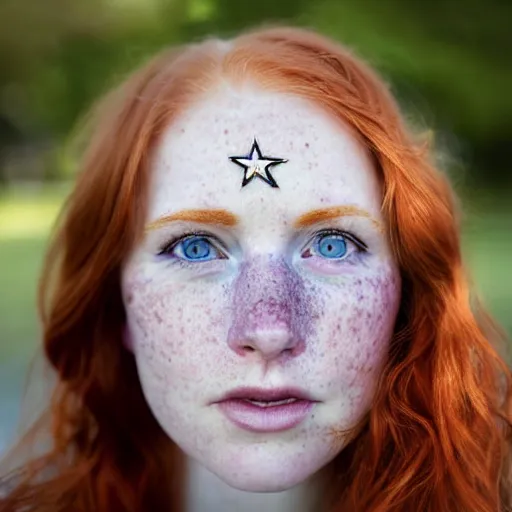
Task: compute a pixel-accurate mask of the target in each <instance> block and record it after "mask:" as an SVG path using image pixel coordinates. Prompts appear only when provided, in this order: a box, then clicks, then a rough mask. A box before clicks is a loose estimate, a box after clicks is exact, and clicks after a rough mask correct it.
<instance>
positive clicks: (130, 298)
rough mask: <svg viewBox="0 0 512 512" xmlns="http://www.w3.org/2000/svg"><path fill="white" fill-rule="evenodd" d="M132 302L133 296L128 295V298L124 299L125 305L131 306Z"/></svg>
mask: <svg viewBox="0 0 512 512" xmlns="http://www.w3.org/2000/svg"><path fill="white" fill-rule="evenodd" d="M132 302H133V294H132V293H129V294H128V296H127V297H126V303H127V304H131V303H132Z"/></svg>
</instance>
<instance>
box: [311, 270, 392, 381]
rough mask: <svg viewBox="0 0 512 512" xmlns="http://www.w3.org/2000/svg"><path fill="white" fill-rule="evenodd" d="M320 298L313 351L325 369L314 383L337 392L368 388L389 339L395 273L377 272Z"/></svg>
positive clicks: (348, 281)
mask: <svg viewBox="0 0 512 512" xmlns="http://www.w3.org/2000/svg"><path fill="white" fill-rule="evenodd" d="M322 295H323V297H322V302H323V304H324V307H323V314H322V317H321V318H320V319H319V320H318V322H317V329H316V336H317V340H316V345H317V346H318V348H319V353H320V355H323V357H322V359H323V360H325V361H326V364H325V366H324V367H322V368H321V369H319V377H321V378H322V379H323V380H324V381H325V383H326V386H327V388H333V389H336V390H339V389H340V386H342V387H343V388H344V389H346V388H348V387H350V388H352V389H356V388H361V389H363V388H365V387H368V386H369V385H370V384H371V383H373V382H374V381H375V379H376V376H377V375H378V373H379V371H380V370H381V368H382V364H383V362H384V359H385V357H386V354H387V349H388V346H389V342H390V339H391V336H392V334H393V328H394V323H395V319H396V315H397V312H398V307H399V303H400V279H399V276H398V273H397V272H396V271H394V270H392V269H381V270H380V271H379V272H375V273H374V274H372V275H369V276H366V277H360V278H359V277H358V278H350V279H347V280H346V281H345V282H344V283H343V284H340V285H339V286H336V288H330V289H328V290H325V289H324V290H323V294H322ZM326 355H328V357H325V356H326Z"/></svg>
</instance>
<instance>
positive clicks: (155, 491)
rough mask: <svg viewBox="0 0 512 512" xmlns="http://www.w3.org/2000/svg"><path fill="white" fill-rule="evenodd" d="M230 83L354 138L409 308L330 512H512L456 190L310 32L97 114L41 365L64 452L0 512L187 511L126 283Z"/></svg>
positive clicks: (204, 46) (368, 82)
mask: <svg viewBox="0 0 512 512" xmlns="http://www.w3.org/2000/svg"><path fill="white" fill-rule="evenodd" d="M223 81H224V82H225V81H228V82H229V83H231V84H232V85H234V86H236V85H240V84H242V83H243V82H248V83H255V84H257V85H259V86H260V87H262V88H264V89H267V90H272V91H277V92H283V93H287V94H292V95H297V96H300V97H302V98H305V99H307V100H309V101H310V102H313V103H314V104H316V105H317V106H319V107H320V108H323V109H325V110H327V111H328V112H329V113H330V115H331V116H333V117H334V118H337V119H339V120H340V121H341V120H343V121H344V122H345V123H348V124H349V125H351V126H352V127H353V128H354V129H355V130H356V131H357V132H358V134H359V135H360V136H361V137H362V139H363V141H364V143H365V144H366V146H367V148H368V150H369V152H371V153H372V154H373V155H374V158H375V161H376V171H377V172H378V173H379V175H380V177H381V180H382V183H383V190H384V197H383V203H382V209H383V212H384V215H385V219H386V220H387V230H388V235H389V239H390V241H391V244H392V247H393V250H394V254H395V257H396V260H397V261H398V263H399V266H400V270H401V275H402V282H403V291H402V297H403V298H402V304H401V308H400V312H399V314H398V318H397V324H396V329H395V334H394V337H393V339H392V340H391V346H390V351H389V357H388V361H387V365H386V367H385V369H384V371H383V373H382V375H381V380H380V385H379V387H378V390H377V393H376V395H375V398H374V402H373V406H372V409H371V411H370V412H369V413H368V415H367V417H365V418H364V420H363V421H362V422H361V424H360V426H359V427H358V429H357V434H356V435H354V438H353V439H352V441H351V442H350V444H349V445H348V446H347V447H346V448H345V449H344V450H342V452H341V453H340V455H339V456H338V457H337V458H336V459H335V461H334V463H333V470H334V477H335V478H334V479H333V480H332V481H330V482H329V485H330V491H331V492H330V493H329V496H331V503H330V505H329V510H333V511H335V512H337V511H341V510H346V509H345V508H344V507H345V506H347V505H348V507H349V508H351V509H353V510H355V511H357V512H384V511H397V512H398V511H401V512H406V511H407V512H409V511H412V510H420V511H446V510H472V511H478V512H497V511H503V510H505V507H506V506H508V505H509V504H510V497H509V492H508V489H507V484H508V478H509V467H510V433H511V417H512V411H511V393H510V390H511V382H512V381H511V374H510V371H509V369H508V367H507V365H506V363H505V362H504V361H503V359H502V358H501V357H500V355H499V354H498V352H497V349H496V348H495V347H493V343H494V341H495V339H494V338H495V334H494V331H493V330H491V329H489V328H488V327H485V328H484V324H485V325H490V323H489V322H487V321H486V319H485V318H486V317H485V316H484V314H483V313H478V312H477V309H476V306H474V307H473V308H472V307H471V304H470V294H469V289H468V282H467V278H466V276H465V272H464V268H463V265H462V262H461V253H460V240H459V225H458V221H457V216H456V208H455V206H454V200H453V197H452V192H451V188H450V186H449V184H448V183H447V181H446V179H445V177H444V176H443V175H442V174H441V173H440V172H439V171H438V170H436V169H435V167H434V166H433V164H432V163H431V161H430V159H429V156H428V152H427V151H426V149H425V147H424V145H423V144H421V143H419V142H418V141H416V140H415V139H413V138H412V136H411V135H409V134H408V132H407V130H406V128H405V127H404V126H403V123H402V120H401V117H400V115H399V111H398V108H397V106H396V104H395V101H394V100H393V98H392V96H391V94H390V93H389V92H388V90H387V88H386V86H385V85H384V84H383V82H382V80H381V79H380V78H379V77H378V76H377V75H376V74H374V72H373V71H372V70H370V69H369V68H368V67H367V66H366V65H365V64H364V63H363V62H361V61H360V60H359V59H357V58H355V57H354V56H353V55H351V53H350V52H348V51H347V50H345V49H344V48H342V47H340V46H338V45H337V44H335V43H333V42H332V41H330V40H328V39H325V38H323V37H321V36H319V35H316V34H314V33H311V32H308V31H304V30H298V29H266V30H259V31H255V32H251V33H247V34H244V35H242V36H240V37H238V38H236V39H234V40H233V41H231V42H229V43H227V44H226V43H220V42H219V41H215V40H211V41H206V42H204V43H201V44H197V45H191V46H187V47H184V48H182V49H178V50H172V51H164V52H163V53H161V54H160V55H158V56H157V57H156V58H154V59H153V60H152V61H150V62H149V63H148V64H147V65H146V66H145V67H143V68H142V69H141V70H139V71H138V72H137V73H135V74H134V75H133V76H131V77H130V78H129V79H128V80H127V81H126V82H125V83H124V84H123V85H122V86H121V87H120V88H118V89H117V90H115V91H114V92H113V93H111V95H110V96H109V97H107V99H106V100H105V101H104V102H102V103H101V104H100V105H99V107H98V108H97V109H96V120H95V122H94V125H93V126H94V133H92V136H91V139H90V142H89V144H88V147H87V150H86V152H85V155H84V158H83V161H82V167H81V172H80V174H79V176H78V179H77V182H76V186H75V188H74V190H73V192H72V194H71V195H70V197H69V199H68V201H67V203H66V205H65V208H64V210H63V214H62V216H61V219H60V225H59V227H58V229H57V231H56V233H55V235H54V239H53V243H52V245H51V248H50V250H49V253H48V256H47V260H46V266H45V269H44V274H43V279H42V282H41V287H40V290H41V293H40V311H41V317H42V322H43V327H44V349H45V354H46V357H47V359H48V360H49V362H50V363H51V365H52V366H53V368H54V369H55V370H56V372H57V375H58V385H57V387H56V389H55V392H54V395H53V400H52V405H51V410H50V417H51V420H52V445H51V447H49V449H48V452H47V453H46V454H44V455H43V456H41V457H38V458H35V459H33V460H31V461H29V462H28V463H26V464H25V465H23V466H22V467H21V468H19V470H18V471H16V472H14V473H10V474H8V475H7V476H6V477H4V479H3V484H4V485H5V486H6V487H9V489H10V490H9V493H8V495H7V496H6V497H4V498H0V508H1V510H2V511H3V512H14V511H21V510H34V511H37V512H50V511H51V512H59V511H65V510H73V511H95V512H96V511H97V512H142V511H147V510H166V509H168V510H181V509H182V506H183V502H182V496H181V490H182V489H183V487H184V485H183V481H182V477H181V475H182V474H183V461H182V456H181V454H180V450H179V449H178V448H177V447H176V446H175V445H174V444H173V442H172V441H171V440H170V439H168V437H167V436H166V435H165V434H164V433H163V431H162V429H161V428H160V427H159V425H158V424H157V422H156V420H155V419H154V418H153V416H152V414H151V412H150V410H149V408H148V406H147V404H146V402H145V400H144V397H143V395H142V391H141V387H140V384H139V381H138V377H137V373H136V369H135V364H134V359H133V356H132V355H131V354H130V353H129V352H128V351H127V350H126V349H125V348H124V347H123V343H122V338H123V328H124V325H125V313H124V308H123V303H122V299H121V293H120V272H121V266H122V263H123V259H124V258H125V257H126V255H127V254H128V252H129V251H130V249H131V248H132V247H133V245H134V244H135V243H136V241H137V240H138V239H139V237H140V236H141V233H142V224H141V222H142V221H143V216H144V212H145V211H146V206H147V205H146V203H147V191H148V177H149V161H150V157H151V155H152V151H153V148H154V147H155V144H157V143H158V140H159V137H160V135H161V133H162V132H163V130H164V129H165V128H166V127H167V126H168V125H169V123H172V122H173V119H174V118H175V117H176V115H178V114H179V113H180V112H181V111H183V109H185V108H186V107H187V106H188V105H190V104H191V103H192V102H193V101H196V100H197V98H198V97H199V96H201V95H204V94H205V93H206V92H207V91H208V90H211V89H212V88H213V87H214V86H216V85H218V86H221V84H222V83H223ZM491 338H492V339H491ZM24 442H25V443H26V442H27V440H26V439H25V440H22V446H23V443H24ZM169 482H172V484H173V487H172V489H171V492H169ZM24 507H28V508H27V509H26V508H24Z"/></svg>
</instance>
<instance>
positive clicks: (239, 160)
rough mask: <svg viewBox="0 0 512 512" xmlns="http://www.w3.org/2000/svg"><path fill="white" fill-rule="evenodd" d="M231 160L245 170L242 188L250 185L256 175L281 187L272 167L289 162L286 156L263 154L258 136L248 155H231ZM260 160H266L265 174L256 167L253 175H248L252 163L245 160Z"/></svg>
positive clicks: (273, 186) (272, 185)
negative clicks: (272, 171)
mask: <svg viewBox="0 0 512 512" xmlns="http://www.w3.org/2000/svg"><path fill="white" fill-rule="evenodd" d="M254 153H256V155H257V156H258V158H257V160H254ZM229 160H231V161H232V162H233V163H234V164H236V165H238V166H239V167H242V169H243V170H244V177H243V180H242V187H241V188H243V187H245V186H246V185H248V184H249V183H250V182H251V181H252V180H253V179H254V178H255V177H258V178H260V179H261V180H263V181H264V182H265V183H267V184H268V185H270V186H271V187H272V188H279V185H278V184H277V182H276V180H275V179H274V177H273V176H272V174H271V172H270V170H271V168H272V167H275V166H276V165H279V164H285V163H287V162H288V160H287V159H285V158H274V157H271V156H263V153H262V152H261V149H260V146H259V144H258V140H257V139H256V137H254V138H253V142H252V146H251V150H250V151H249V154H248V155H245V156H230V157H229ZM260 160H262V161H264V162H266V163H265V165H264V167H263V170H264V172H265V174H261V173H260V172H258V171H259V169H256V170H254V171H253V172H252V174H251V176H249V177H248V176H247V173H248V172H249V170H250V169H251V165H250V164H249V165H247V164H246V163H244V162H254V161H256V162H258V161H260Z"/></svg>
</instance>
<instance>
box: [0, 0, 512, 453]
mask: <svg viewBox="0 0 512 512" xmlns="http://www.w3.org/2000/svg"><path fill="white" fill-rule="evenodd" d="M511 21H512V2H507V1H500V0H485V1H483V0H465V1H461V0H429V1H428V2H425V1H423V0H254V1H246V0H2V1H1V2H0V452H1V451H2V450H3V449H5V447H6V445H7V443H8V442H10V441H11V440H12V436H13V434H14V433H15V429H16V421H17V416H18V410H19V404H20V398H21V393H22V387H23V382H24V376H25V372H26V369H27V366H28V363H29V361H30V358H31V357H32V356H33V354H34V352H35V350H36V347H37V346H38V343H39V334H38V331H39V328H38V321H37V315H36V309H35V291H36V286H37V280H38V275H39V271H40V267H41V262H42V257H43V254H44V250H45V246H46V244H47V237H48V234H49V230H50V228H51V226H52V223H53V221H54V219H55V216H56V214H57V212H58V210H59V207H60V205H61V204H62V201H63V199H64V197H65V195H66V193H67V191H68V190H69V187H70V182H71V181H72V179H73V176H74V172H75V168H76V161H75V157H74V153H73V151H71V150H70V149H69V148H70V145H69V142H70V139H71V138H72V135H73V134H74V132H75V127H76V125H77V123H78V122H79V121H80V119H81V117H82V116H83V115H84V114H85V112H86V111H87V109H88V108H89V107H90V105H91V103H92V102H93V101H94V100H95V99H96V98H97V97H98V96H99V95H101V94H102V93H103V92H105V91H106V90H108V88H109V87H111V86H112V85H114V84H116V83H118V82H119V81H120V80H121V79H122V78H123V77H124V76H125V75H126V74H127V73H128V72H129V71H130V70H132V69H133V68H134V67H136V66H137V65H139V64H140V63H141V62H143V61H144V60H145V59H147V58H148V56H149V55H151V54H152V53H154V52H155V51H157V50H159V49H161V48H162V47H165V46H168V45H174V44H179V43H182V42H188V41H194V40H198V39H200V38H201V37H203V36H205V35H218V36H221V37H229V36H230V35H234V34H236V32H237V31H239V30H240V29H244V28H248V27H255V26H259V25H261V24H276V23H291V24H293V25H298V26H304V27H310V28H314V29H317V30H318V31H320V32H321V33H323V34H325V35H328V36H331V37H333V38H335V39H337V40H339V41H342V42H344V43H346V44H348V45H349V46H351V47H352V48H353V49H354V50H355V51H356V53H358V54H359V55H361V56H362V57H364V58H366V59H367V60H368V61H369V62H370V63H371V64H372V65H374V66H375V67H377V69H378V70H380V72H381V74H382V75H383V76H384V77H385V78H386V80H388V81H389V83H390V84H391V86H392V89H393V91H394V93H395V95H396V96H397V97H398V98H399V101H400V103H401V105H402V107H403V110H404V112H405V114H406V117H407V119H408V121H409V122H410V123H411V125H412V126H414V127H415V128H417V129H419V130H422V129H429V130H432V131H431V138H432V140H433V141H434V142H435V145H436V148H437V149H438V150H439V154H440V163H441V165H442V167H443V169H444V170H445V172H447V173H448V174H449V176H450V178H451V179H452V182H453V184H454V186H455V188H456V190H457V192H458V193H459V195H460V197H461V198H462V204H463V213H464V216H463V221H464V222H463V248H464V255H465V259H466V261H467V263H468V266H469V268H470V269H471V274H472V276H473V280H474V284H475V289H476V290H477V291H478V292H479V293H480V295H481V296H482V297H483V299H484V301H485V303H486V304H487V305H488V307H489V309H490V310H491V312H492V313H493V314H494V315H495V316H496V318H497V319H498V320H499V321H500V322H501V324H502V325H503V326H504V328H505V330H506V331H508V333H509V334H510V333H512V311H510V304H511V302H512V300H511V299H512V273H511V271H510V263H511V254H512V236H511V234H512V206H511V205H510V202H509V201H510V193H511V190H512V173H511V172H510V166H511V162H512V149H511V148H512V66H511V55H512V31H511V30H510V23H511Z"/></svg>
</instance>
